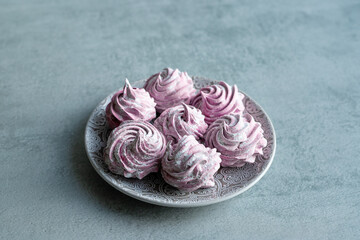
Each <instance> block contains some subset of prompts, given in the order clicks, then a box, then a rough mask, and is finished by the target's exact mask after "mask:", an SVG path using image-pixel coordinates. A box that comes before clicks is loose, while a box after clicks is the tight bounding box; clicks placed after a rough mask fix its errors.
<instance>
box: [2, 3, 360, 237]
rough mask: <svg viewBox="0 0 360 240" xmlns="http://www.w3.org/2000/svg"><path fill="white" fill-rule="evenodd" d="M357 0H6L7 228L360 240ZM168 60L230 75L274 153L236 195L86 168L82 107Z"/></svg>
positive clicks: (38, 232) (8, 232)
mask: <svg viewBox="0 0 360 240" xmlns="http://www.w3.org/2000/svg"><path fill="white" fill-rule="evenodd" d="M359 25H360V2H359V1H350V0H339V1H309V0H305V1H285V0H283V1H281V0H276V1H263V2H260V1H225V2H222V3H220V2H217V1H213V2H210V1H196V2H190V1H183V2H182V3H179V4H178V5H175V3H174V2H173V3H171V2H167V1H158V2H156V3H153V4H149V3H146V2H140V1H126V2H119V1H108V0H105V1H83V0H79V1H23V2H21V1H3V0H0V112H1V118H0V151H1V155H0V156H1V158H0V161H1V168H0V181H1V184H0V192H1V196H0V238H1V239H101V238H102V239H110V238H114V237H116V238H121V239H129V238H131V237H137V238H139V239H162V238H163V239H164V238H166V239H169V238H170V237H176V238H182V239H209V238H215V239H224V238H229V239H241V238H243V239H359V237H360V231H359V224H360V216H359V212H360V205H359V202H360V186H359V182H360V162H359V155H360V149H359V140H360V125H359V123H360V114H359V112H360V105H359V101H360V67H359V66H360V27H359ZM165 66H171V67H178V68H179V69H180V70H186V71H188V72H189V74H196V75H200V76H208V77H211V78H214V79H220V80H226V81H228V82H230V83H237V84H238V86H239V88H240V89H242V90H244V91H245V92H247V93H248V94H249V95H250V96H252V97H253V98H254V99H256V100H257V101H258V102H259V103H260V104H261V105H262V106H263V107H264V108H265V110H266V111H267V112H268V114H269V115H270V117H271V118H272V120H273V122H274V125H275V129H276V131H277V136H278V149H277V155H276V157H275V161H274V164H273V166H272V167H271V169H270V171H269V172H268V174H267V175H266V176H265V177H264V178H263V179H262V180H261V181H260V182H259V183H258V184H257V185H255V187H253V188H252V189H250V190H249V191H247V192H246V193H244V194H242V195H241V196H239V197H236V198H234V199H232V200H229V201H226V202H223V203H220V204H216V205H212V206H208V207H202V208H194V209H171V208H163V207H157V206H152V205H149V204H146V203H142V202H139V201H136V200H133V199H131V198H129V197H127V196H124V195H123V194H121V193H119V192H117V191H116V190H114V189H112V188H111V187H110V186H109V185H107V184H106V183H105V182H104V181H103V180H102V179H100V177H98V176H97V174H96V173H95V171H94V170H93V169H92V168H91V166H90V164H89V162H88V160H87V158H86V155H85V150H84V146H83V131H84V127H85V123H86V120H87V118H88V116H89V114H90V112H91V110H92V109H93V108H94V107H95V105H96V104H97V103H98V102H99V101H100V100H102V99H103V98H104V97H105V96H106V95H107V94H108V93H110V92H111V91H113V90H114V88H118V87H121V86H122V84H123V80H124V78H125V77H127V78H129V79H130V80H138V79H141V78H144V77H146V76H149V75H150V74H152V73H154V72H157V71H160V70H161V69H162V68H163V67H165Z"/></svg>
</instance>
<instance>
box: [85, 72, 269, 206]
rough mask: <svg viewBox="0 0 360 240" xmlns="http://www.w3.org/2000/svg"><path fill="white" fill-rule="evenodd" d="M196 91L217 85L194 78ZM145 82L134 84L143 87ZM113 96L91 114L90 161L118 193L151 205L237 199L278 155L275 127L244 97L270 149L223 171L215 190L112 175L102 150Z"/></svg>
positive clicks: (87, 135)
mask: <svg viewBox="0 0 360 240" xmlns="http://www.w3.org/2000/svg"><path fill="white" fill-rule="evenodd" d="M193 80H194V84H195V87H196V88H197V89H200V88H201V87H205V86H208V85H211V84H214V83H216V82H217V81H214V80H210V79H207V78H201V77H193ZM144 83H145V80H140V81H137V82H135V83H133V85H134V87H142V86H143V85H144ZM112 95H113V94H110V95H109V96H108V97H107V98H105V99H104V100H103V101H102V102H101V103H100V104H99V105H98V106H97V107H96V108H95V110H94V111H93V112H92V114H91V115H90V118H89V120H88V123H87V125H86V129H85V147H86V152H87V155H88V157H89V160H90V162H91V164H92V165H93V167H94V168H95V170H96V171H97V173H98V174H99V175H100V176H101V177H102V178H103V179H104V180H105V181H106V182H108V183H109V184H110V185H112V186H113V187H114V188H116V189H118V190H119V191H121V192H123V193H125V194H126V195H129V196H131V197H134V198H136V199H139V200H141V201H145V202H148V203H152V204H156V205H161V206H168V207H196V206H204V205H209V204H213V203H217V202H221V201H224V200H227V199H229V198H232V197H235V196H237V195H239V194H241V193H243V192H244V191H246V190H247V189H249V188H250V187H252V186H253V185H254V184H255V183H256V182H258V181H259V180H260V179H261V178H262V177H263V175H264V174H265V173H266V171H267V170H268V169H269V167H270V165H271V163H272V161H273V159H274V154H275V148H276V137H275V131H274V128H273V125H272V123H271V121H270V119H269V117H268V116H267V114H266V113H265V111H264V110H263V109H262V108H261V107H260V106H259V105H258V104H256V103H255V101H254V100H252V99H251V98H250V97H249V96H247V95H246V94H245V93H244V95H245V98H244V100H243V102H244V105H245V111H247V112H248V113H249V114H251V115H252V116H253V117H254V118H255V120H256V121H258V122H260V123H261V125H262V128H263V129H264V136H265V138H266V139H267V141H268V145H267V146H266V147H265V148H264V149H263V151H264V155H263V156H258V157H257V158H256V161H255V163H254V164H245V165H244V166H243V167H241V168H220V170H219V171H218V172H217V173H216V174H215V187H213V188H207V189H198V190H196V191H193V192H190V193H185V192H182V191H179V190H177V189H175V188H173V187H171V186H170V185H168V184H167V183H165V182H164V180H163V179H162V177H161V174H160V173H152V174H150V175H148V176H147V177H145V178H144V179H142V180H139V179H129V178H125V177H123V176H119V175H116V174H113V173H111V172H110V171H109V170H108V169H107V166H106V165H105V163H104V160H103V149H104V147H105V146H106V142H107V137H108V135H109V133H110V131H109V129H108V127H107V122H106V118H105V107H106V105H107V104H108V103H109V102H110V99H111V96H112Z"/></svg>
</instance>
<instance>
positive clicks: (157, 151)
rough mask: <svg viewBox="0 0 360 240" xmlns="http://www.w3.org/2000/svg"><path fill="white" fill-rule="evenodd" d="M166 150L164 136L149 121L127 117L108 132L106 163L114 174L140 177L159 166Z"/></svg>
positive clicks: (154, 170)
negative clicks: (126, 119)
mask: <svg viewBox="0 0 360 240" xmlns="http://www.w3.org/2000/svg"><path fill="white" fill-rule="evenodd" d="M165 150H166V143H165V138H164V136H163V135H162V133H161V132H159V130H157V129H156V128H155V127H154V126H153V125H152V124H151V123H149V122H145V121H134V120H128V121H124V122H122V123H121V124H120V126H119V127H117V128H115V129H114V130H113V131H112V132H111V134H110V136H109V138H108V142H107V146H106V148H105V150H104V156H105V163H106V164H107V165H108V167H109V170H110V171H111V172H113V173H115V174H119V175H123V176H124V177H126V178H133V177H136V178H139V179H142V178H143V177H145V176H146V175H148V174H149V173H152V172H157V171H158V170H159V165H160V162H161V158H162V157H163V155H164V153H165Z"/></svg>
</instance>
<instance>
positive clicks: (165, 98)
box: [144, 68, 196, 113]
mask: <svg viewBox="0 0 360 240" xmlns="http://www.w3.org/2000/svg"><path fill="white" fill-rule="evenodd" d="M144 88H145V89H146V91H148V92H149V93H150V96H151V97H153V98H154V99H155V102H156V110H157V111H158V112H159V113H161V112H163V111H164V110H165V109H167V108H170V107H173V106H176V105H179V104H180V103H182V102H184V103H187V104H188V103H189V102H190V99H191V98H192V97H193V95H194V94H195V91H196V90H195V88H194V83H193V80H192V79H191V77H189V75H188V74H187V73H186V72H180V71H179V69H175V70H173V69H171V68H165V69H164V70H163V71H162V72H159V73H156V74H154V75H152V76H151V77H150V78H149V79H147V80H146V83H145V86H144Z"/></svg>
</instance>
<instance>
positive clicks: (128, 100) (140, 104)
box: [106, 79, 156, 129]
mask: <svg viewBox="0 0 360 240" xmlns="http://www.w3.org/2000/svg"><path fill="white" fill-rule="evenodd" d="M155 105H156V104H155V102H154V99H153V98H152V97H150V94H149V93H148V92H147V91H145V89H143V88H132V87H131V85H130V83H129V81H128V80H127V79H126V80H125V86H124V88H123V90H120V91H118V92H117V93H115V95H114V96H113V97H112V99H111V102H110V103H109V104H108V105H107V107H106V119H107V121H108V124H109V127H110V128H111V129H113V128H116V127H117V126H119V125H120V123H121V122H123V121H126V120H144V121H151V120H152V119H154V118H155V117H156V110H155Z"/></svg>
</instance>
